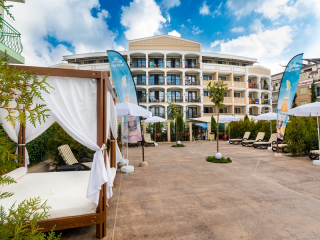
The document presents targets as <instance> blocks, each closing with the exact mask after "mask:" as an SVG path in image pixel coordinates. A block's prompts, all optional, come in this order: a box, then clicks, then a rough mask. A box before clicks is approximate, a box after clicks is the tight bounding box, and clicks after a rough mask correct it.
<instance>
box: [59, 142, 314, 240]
mask: <svg viewBox="0 0 320 240" xmlns="http://www.w3.org/2000/svg"><path fill="white" fill-rule="evenodd" d="M184 144H185V145H186V147H185V148H172V147H170V146H171V144H168V143H160V144H159V146H157V147H147V148H145V157H146V160H147V161H148V163H149V166H148V167H145V168H139V167H138V165H139V162H140V161H141V147H139V148H130V150H129V156H130V158H129V159H130V164H132V165H133V166H134V167H135V172H134V173H131V174H121V173H118V174H117V176H116V181H117V185H116V187H115V188H114V196H113V198H112V202H111V204H110V208H109V211H108V221H107V227H108V235H107V237H106V238H105V239H227V240H230V239H254V240H256V239H259V240H260V239H320V167H317V166H313V165H312V161H311V160H309V159H308V157H291V156H290V155H285V156H283V157H282V158H274V157H273V152H272V151H268V150H260V149H254V148H249V147H242V146H241V145H236V146H234V145H230V144H228V143H226V142H220V152H221V153H222V154H223V156H225V157H230V158H231V159H232V160H233V162H232V163H229V164H214V163H208V162H206V161H205V157H206V156H208V155H213V154H214V153H215V147H216V145H215V142H208V141H199V142H186V143H184ZM62 233H63V235H62V239H95V226H90V227H83V228H78V229H70V230H64V231H62Z"/></svg>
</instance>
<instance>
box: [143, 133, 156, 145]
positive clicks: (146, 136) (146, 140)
mask: <svg viewBox="0 0 320 240" xmlns="http://www.w3.org/2000/svg"><path fill="white" fill-rule="evenodd" d="M143 138H144V143H145V145H146V146H148V144H151V145H153V146H155V144H154V141H152V140H151V135H150V133H146V134H144V136H143Z"/></svg>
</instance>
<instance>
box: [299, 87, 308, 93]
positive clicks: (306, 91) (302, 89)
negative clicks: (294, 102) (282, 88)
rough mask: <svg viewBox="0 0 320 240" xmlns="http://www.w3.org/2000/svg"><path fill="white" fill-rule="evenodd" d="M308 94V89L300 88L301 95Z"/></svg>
mask: <svg viewBox="0 0 320 240" xmlns="http://www.w3.org/2000/svg"><path fill="white" fill-rule="evenodd" d="M307 93H308V87H301V88H300V94H307Z"/></svg>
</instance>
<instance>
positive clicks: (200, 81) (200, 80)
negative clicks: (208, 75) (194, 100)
mask: <svg viewBox="0 0 320 240" xmlns="http://www.w3.org/2000/svg"><path fill="white" fill-rule="evenodd" d="M199 76H200V79H199V84H200V86H202V78H203V75H202V71H201V72H200V74H199Z"/></svg>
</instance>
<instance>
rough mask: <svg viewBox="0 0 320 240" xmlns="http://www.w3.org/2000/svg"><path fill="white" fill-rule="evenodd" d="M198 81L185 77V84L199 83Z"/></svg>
mask: <svg viewBox="0 0 320 240" xmlns="http://www.w3.org/2000/svg"><path fill="white" fill-rule="evenodd" d="M199 84H200V83H199V81H198V80H189V79H186V81H185V85H199Z"/></svg>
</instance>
